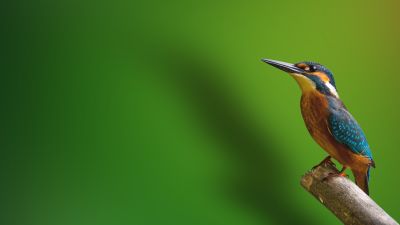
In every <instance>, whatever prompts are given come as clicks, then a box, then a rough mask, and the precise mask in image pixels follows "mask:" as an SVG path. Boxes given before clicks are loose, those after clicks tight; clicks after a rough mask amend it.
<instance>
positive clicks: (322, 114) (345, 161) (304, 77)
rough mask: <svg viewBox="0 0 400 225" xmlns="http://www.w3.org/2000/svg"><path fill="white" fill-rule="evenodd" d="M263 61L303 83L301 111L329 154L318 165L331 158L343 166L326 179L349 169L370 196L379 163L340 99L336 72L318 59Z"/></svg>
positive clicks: (310, 129) (314, 134) (358, 184)
mask: <svg viewBox="0 0 400 225" xmlns="http://www.w3.org/2000/svg"><path fill="white" fill-rule="evenodd" d="M262 61H263V62H265V63H268V64H269V65H271V66H273V67H276V68H278V69H280V70H283V71H285V72H287V73H288V74H289V75H291V76H292V77H293V78H294V79H295V80H296V81H297V83H298V84H299V86H300V89H301V91H302V96H301V101H300V108H301V114H302V116H303V119H304V122H305V125H306V127H307V130H308V131H309V133H310V134H311V136H312V137H313V139H314V140H315V142H317V143H318V144H319V145H320V146H321V147H322V148H323V149H324V150H325V151H326V152H327V153H328V156H327V157H326V158H325V159H324V160H322V162H320V163H319V164H318V165H317V166H319V165H322V164H324V163H327V162H331V158H334V159H336V160H337V161H338V162H339V163H340V164H342V165H343V168H342V170H341V171H340V172H339V173H337V174H330V175H328V177H326V178H329V177H331V176H332V175H333V176H346V174H345V170H346V169H347V168H349V169H351V171H352V172H353V175H354V178H355V182H356V184H357V186H358V187H360V188H361V189H362V190H363V191H364V192H365V193H366V194H367V195H369V188H368V181H369V175H370V169H371V167H374V168H375V162H374V160H373V159H372V153H371V149H370V147H369V144H368V142H367V139H366V137H365V134H364V132H363V130H362V129H361V127H360V126H359V124H358V123H357V121H356V120H355V119H354V117H353V116H352V115H351V114H350V112H349V111H348V110H347V108H346V106H345V105H344V104H343V102H342V101H341V100H340V98H339V94H338V91H337V89H336V84H335V80H334V78H333V74H332V72H331V71H330V70H329V69H327V68H326V67H325V66H323V65H321V64H319V63H315V62H307V61H305V62H299V63H295V64H292V63H286V62H281V61H277V60H271V59H262ZM317 166H315V167H317ZM315 167H314V168H315Z"/></svg>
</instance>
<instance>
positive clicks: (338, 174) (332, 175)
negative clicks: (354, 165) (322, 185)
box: [322, 166, 349, 181]
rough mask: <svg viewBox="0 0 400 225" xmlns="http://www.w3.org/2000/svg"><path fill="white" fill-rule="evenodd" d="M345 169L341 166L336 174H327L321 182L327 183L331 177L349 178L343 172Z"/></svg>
mask: <svg viewBox="0 0 400 225" xmlns="http://www.w3.org/2000/svg"><path fill="white" fill-rule="evenodd" d="M346 169H347V167H346V166H343V168H342V170H341V171H339V172H338V173H329V174H328V176H326V177H324V179H322V181H327V180H329V179H332V178H333V177H349V176H348V175H347V174H346V173H345V172H344V171H345V170H346Z"/></svg>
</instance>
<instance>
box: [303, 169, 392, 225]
mask: <svg viewBox="0 0 400 225" xmlns="http://www.w3.org/2000/svg"><path fill="white" fill-rule="evenodd" d="M338 172H339V171H338V170H337V169H336V167H335V166H334V165H333V164H331V163H325V164H323V165H321V166H318V167H317V168H315V169H314V170H312V171H309V172H308V173H306V174H305V175H304V176H303V177H302V179H301V185H302V186H303V187H304V188H305V189H306V190H307V191H308V192H310V193H311V194H312V195H314V197H315V198H316V199H318V200H319V201H320V202H321V203H322V204H323V205H324V206H325V207H327V208H328V209H329V210H330V211H332V212H333V214H335V215H336V217H337V218H339V219H340V220H341V221H342V222H343V223H344V224H346V225H350V224H352V225H383V224H385V225H399V224H398V223H397V222H396V221H395V220H394V219H393V218H392V217H390V216H389V215H388V214H387V213H386V212H385V211H384V210H383V209H382V208H381V207H379V206H378V205H377V204H376V203H375V202H374V201H373V200H372V199H371V198H370V197H369V196H368V195H366V194H365V193H364V192H363V191H362V190H361V189H360V188H358V187H357V185H356V184H354V183H353V182H352V181H351V180H349V179H348V178H346V177H339V176H337V177H330V178H329V179H326V180H323V179H324V178H325V177H327V176H328V174H329V173H338Z"/></svg>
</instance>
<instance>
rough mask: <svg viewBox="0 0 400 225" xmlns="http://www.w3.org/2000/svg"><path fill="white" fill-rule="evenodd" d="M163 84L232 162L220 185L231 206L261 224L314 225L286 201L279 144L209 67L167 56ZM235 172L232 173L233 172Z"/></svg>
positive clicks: (182, 55)
mask: <svg viewBox="0 0 400 225" xmlns="http://www.w3.org/2000/svg"><path fill="white" fill-rule="evenodd" d="M162 58H163V59H162V60H164V63H165V64H164V65H165V66H167V67H168V70H169V71H170V72H169V73H170V75H171V76H168V78H167V79H168V82H171V84H172V85H174V86H175V88H176V89H177V90H178V91H179V92H178V93H180V94H181V95H183V96H185V97H186V98H187V99H188V100H189V101H188V102H190V104H191V105H190V106H191V107H193V109H194V111H195V112H196V113H197V116H199V117H200V119H201V121H203V122H204V126H205V128H206V129H207V131H208V132H209V134H210V135H213V136H214V137H216V138H217V139H218V140H219V141H220V142H221V143H222V144H223V145H224V146H225V147H223V148H221V151H223V154H226V155H227V157H229V158H234V160H235V162H238V163H237V164H238V166H237V169H238V171H235V174H236V175H235V176H233V177H231V176H230V177H227V178H226V179H225V180H222V181H221V186H222V192H223V193H224V194H226V196H227V197H228V198H230V199H232V200H233V201H234V202H236V203H238V204H241V205H242V206H245V207H247V208H250V209H252V210H253V211H255V212H257V213H258V214H259V215H260V216H261V217H265V218H264V219H265V221H266V223H268V222H271V219H272V221H274V222H275V223H276V224H316V221H315V220H313V219H312V218H310V217H307V216H306V215H307V214H308V213H307V212H305V211H304V210H303V209H302V206H301V205H300V204H301V203H299V202H296V201H295V200H292V199H288V196H290V194H288V193H287V192H285V190H287V188H285V187H287V185H290V184H289V182H288V181H287V180H286V179H285V175H286V174H289V171H287V169H286V168H288V167H290V166H289V165H288V161H287V160H285V159H284V158H283V157H282V156H281V155H279V154H277V151H278V150H281V147H279V143H278V142H279V141H278V140H276V139H274V138H273V136H272V135H270V134H269V133H267V132H266V131H265V129H261V127H260V124H258V123H257V121H254V120H251V116H250V115H249V114H248V113H246V112H245V110H244V109H243V108H241V107H240V105H238V104H237V103H236V101H235V97H233V96H232V94H231V93H232V91H231V90H229V88H227V87H226V85H225V84H224V82H223V80H222V79H221V78H224V77H225V78H226V77H229V76H226V75H225V74H226V73H225V72H224V71H223V70H221V68H219V67H218V66H217V65H216V63H215V62H210V61H209V60H207V59H205V58H202V57H199V55H196V54H193V53H190V54H189V53H187V51H175V52H174V51H168V53H167V54H166V55H164V56H163V57H162ZM236 172H237V173H236Z"/></svg>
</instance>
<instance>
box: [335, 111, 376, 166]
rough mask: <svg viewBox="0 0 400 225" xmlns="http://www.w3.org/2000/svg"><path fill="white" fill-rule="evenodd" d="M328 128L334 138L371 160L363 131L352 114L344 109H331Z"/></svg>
mask: <svg viewBox="0 0 400 225" xmlns="http://www.w3.org/2000/svg"><path fill="white" fill-rule="evenodd" d="M328 123H329V128H330V130H331V133H332V135H333V136H334V137H335V139H336V140H337V141H338V142H340V143H342V144H345V145H347V146H348V147H349V148H350V149H351V150H352V151H353V152H354V153H356V154H360V155H363V156H365V157H368V158H369V159H371V160H372V153H371V149H370V148H369V145H368V142H367V139H366V138H365V135H364V132H363V131H362V129H361V127H360V126H359V125H358V123H357V121H356V120H355V119H354V118H353V116H352V115H351V114H350V113H349V112H347V110H345V109H343V108H342V109H338V110H333V111H332V112H331V114H330V116H329V121H328Z"/></svg>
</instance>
